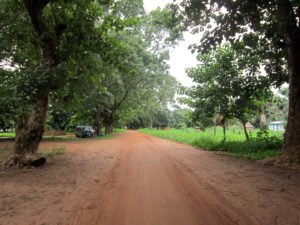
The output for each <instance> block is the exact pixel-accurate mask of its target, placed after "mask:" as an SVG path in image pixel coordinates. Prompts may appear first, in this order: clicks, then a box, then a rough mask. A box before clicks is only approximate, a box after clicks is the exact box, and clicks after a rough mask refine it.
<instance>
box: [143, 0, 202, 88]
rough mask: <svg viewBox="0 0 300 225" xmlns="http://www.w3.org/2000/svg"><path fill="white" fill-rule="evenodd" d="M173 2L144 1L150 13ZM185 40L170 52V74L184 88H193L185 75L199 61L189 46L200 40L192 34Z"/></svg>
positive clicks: (169, 0)
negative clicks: (186, 70)
mask: <svg viewBox="0 0 300 225" xmlns="http://www.w3.org/2000/svg"><path fill="white" fill-rule="evenodd" d="M172 1H173V0H144V6H145V10H146V11H147V12H149V11H151V10H153V9H156V8H157V7H161V8H163V7H164V6H165V5H166V4H167V3H171V2H172ZM184 39H185V41H182V42H180V43H179V45H178V46H176V47H175V48H174V49H172V50H171V51H170V61H169V65H170V73H171V75H172V76H174V77H176V79H177V80H178V81H179V82H180V83H182V84H183V85H184V86H191V85H192V81H191V79H190V78H189V77H188V76H187V75H186V74H185V69H186V68H188V67H193V66H195V65H196V64H197V60H196V55H195V54H191V52H190V51H189V50H188V46H189V45H190V44H193V43H196V42H198V41H199V40H198V39H199V38H197V37H196V36H194V35H192V34H189V33H185V34H184Z"/></svg>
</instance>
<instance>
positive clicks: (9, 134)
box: [0, 132, 16, 138]
mask: <svg viewBox="0 0 300 225" xmlns="http://www.w3.org/2000/svg"><path fill="white" fill-rule="evenodd" d="M15 136H16V134H15V133H14V132H0V137H9V138H13V137H15Z"/></svg>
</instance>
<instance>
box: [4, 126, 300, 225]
mask: <svg viewBox="0 0 300 225" xmlns="http://www.w3.org/2000/svg"><path fill="white" fill-rule="evenodd" d="M53 144H54V143H43V144H42V146H41V148H43V147H44V148H45V147H46V146H47V145H53ZM55 144H56V145H64V146H65V148H66V153H65V154H64V155H62V156H57V157H56V158H54V159H53V161H50V162H49V163H48V164H47V165H46V166H45V167H44V168H42V169H34V170H33V171H29V172H24V170H12V171H0V172H1V173H0V225H19V224H20V225H41V224H43V225H67V224H69V225H300V173H299V171H298V172H297V171H293V170H287V169H281V168H275V167H271V166H265V165H262V164H260V163H257V162H252V161H248V160H244V159H237V158H231V157H228V156H222V155H218V154H215V153H213V152H206V151H201V150H199V149H195V148H193V147H189V146H187V145H183V144H179V143H176V142H172V141H168V140H163V139H159V138H155V137H151V136H149V135H145V134H142V133H139V132H136V131H128V132H126V133H122V134H119V135H118V136H117V137H116V138H115V139H112V140H95V139H90V140H84V141H79V142H74V143H63V144H61V143H55ZM0 147H1V146H0ZM25 171H26V170H25Z"/></svg>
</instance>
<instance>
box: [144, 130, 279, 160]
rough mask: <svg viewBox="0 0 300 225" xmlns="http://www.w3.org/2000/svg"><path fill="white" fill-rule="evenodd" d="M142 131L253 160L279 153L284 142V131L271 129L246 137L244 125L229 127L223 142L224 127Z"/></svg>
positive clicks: (254, 132)
mask: <svg viewBox="0 0 300 225" xmlns="http://www.w3.org/2000/svg"><path fill="white" fill-rule="evenodd" d="M141 131H142V132H144V133H146V134H150V135H154V136H157V137H161V138H166V139H169V140H174V141H178V142H181V143H184V144H188V145H192V146H195V147H197V148H201V149H204V150H209V151H219V152H222V153H224V154H228V155H232V156H237V157H243V158H247V159H251V160H260V159H265V158H268V157H274V156H278V155H279V154H280V150H281V147H282V143H283V133H282V132H270V131H263V132H261V131H259V130H258V129H257V130H254V131H251V132H250V139H249V140H248V141H246V140H245V135H244V131H243V130H242V129H241V128H229V129H228V130H227V141H226V142H224V141H223V131H222V129H221V128H217V129H216V134H215V133H214V132H215V131H214V129H213V128H209V129H206V130H205V131H199V130H196V129H193V128H187V129H167V130H157V129H141Z"/></svg>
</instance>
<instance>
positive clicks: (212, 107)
mask: <svg viewBox="0 0 300 225" xmlns="http://www.w3.org/2000/svg"><path fill="white" fill-rule="evenodd" d="M242 54H243V51H241V49H240V48H234V47H232V46H228V45H224V46H222V47H218V48H217V49H216V50H215V51H211V52H209V53H206V54H199V55H198V60H199V62H200V64H199V65H198V66H197V67H196V68H190V69H188V70H187V74H188V76H189V77H191V78H192V79H193V81H194V82H195V83H196V85H195V86H194V87H192V88H191V89H189V90H188V91H187V95H188V96H189V97H191V100H190V106H192V107H194V108H196V111H195V112H196V113H198V114H199V115H198V117H200V118H201V117H204V118H205V117H210V118H212V117H214V116H219V117H221V119H220V121H221V124H222V126H223V130H224V141H225V140H226V135H225V134H226V128H225V124H226V121H227V120H228V119H231V118H237V119H239V120H240V121H241V123H242V125H243V127H244V132H245V136H246V139H247V140H249V135H248V133H247V129H246V127H245V124H246V123H247V121H248V118H247V114H253V113H256V112H257V111H258V109H259V108H260V106H261V105H262V103H263V102H264V100H265V99H266V98H267V97H268V95H269V94H270V91H269V88H270V82H269V80H268V79H267V78H266V77H265V76H260V71H259V70H258V62H259V61H258V59H257V61H256V62H255V61H254V60H253V59H252V60H253V62H252V65H249V64H248V63H245V62H248V59H247V58H242V57H241V55H242Z"/></svg>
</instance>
